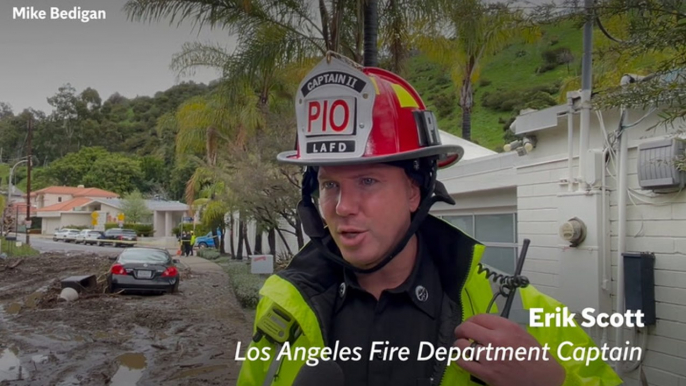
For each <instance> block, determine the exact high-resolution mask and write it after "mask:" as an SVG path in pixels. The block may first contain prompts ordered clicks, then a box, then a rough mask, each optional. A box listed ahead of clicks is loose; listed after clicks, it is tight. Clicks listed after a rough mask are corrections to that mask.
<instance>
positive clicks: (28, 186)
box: [17, 116, 33, 245]
mask: <svg viewBox="0 0 686 386" xmlns="http://www.w3.org/2000/svg"><path fill="white" fill-rule="evenodd" d="M32 134H33V116H29V135H28V140H27V145H28V146H27V148H28V149H27V152H28V154H27V160H28V161H27V169H28V170H27V173H26V223H27V224H30V223H31V164H32V163H33V160H32V155H31V137H32ZM18 221H19V218H17V225H19V223H18ZM29 236H30V235H29V226H26V245H31V242H30V240H29Z"/></svg>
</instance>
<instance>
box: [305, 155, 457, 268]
mask: <svg viewBox="0 0 686 386" xmlns="http://www.w3.org/2000/svg"><path fill="white" fill-rule="evenodd" d="M436 174H437V173H436V168H435V167H433V168H432V172H431V173H430V180H429V181H428V188H429V189H428V193H427V194H426V195H424V197H423V198H422V201H421V202H420V204H419V207H418V208H417V210H416V211H415V212H414V213H413V214H412V221H411V222H410V226H409V228H408V229H407V231H406V232H405V235H404V236H403V238H402V239H401V240H400V242H399V243H398V244H397V245H396V246H395V248H393V250H392V251H391V253H390V254H388V255H387V256H386V257H385V258H384V259H383V260H381V262H379V263H378V264H376V265H375V266H373V267H371V268H367V269H363V268H359V267H356V266H354V265H352V264H350V263H348V262H347V261H346V260H345V259H343V257H341V256H339V255H337V254H335V253H333V252H331V250H330V249H329V248H327V246H326V245H325V244H324V242H323V239H324V238H325V237H326V236H327V235H329V232H328V231H327V230H326V229H325V227H324V222H323V221H322V218H321V216H320V215H319V212H318V211H317V208H316V206H315V205H314V202H313V201H312V196H311V192H313V189H316V185H315V184H316V179H317V177H316V175H315V172H314V170H312V169H311V168H308V169H307V170H306V171H305V175H304V176H303V188H302V200H301V201H300V202H299V203H298V214H299V215H300V220H301V222H302V224H303V230H304V231H305V234H307V236H308V237H309V238H310V239H311V241H312V243H313V244H314V245H315V246H316V247H317V248H318V249H319V250H320V252H322V253H323V254H324V256H325V257H326V258H328V259H329V260H331V261H333V262H335V263H336V264H338V265H341V266H342V267H344V268H347V269H350V270H351V271H353V272H356V273H373V272H376V271H378V270H380V269H382V268H383V267H385V266H386V264H388V263H390V262H391V260H393V259H394V258H395V257H396V256H397V255H398V254H400V252H402V251H403V249H405V246H407V243H408V242H409V241H410V239H411V238H412V236H413V235H414V234H415V233H416V232H417V230H418V229H419V227H420V226H421V224H422V222H424V219H425V218H426V216H427V215H428V214H429V210H430V209H431V207H432V206H433V204H435V203H437V202H439V201H443V202H445V203H447V204H450V205H454V204H455V201H454V200H453V198H452V197H450V195H449V194H448V191H447V190H446V188H445V186H444V185H443V183H441V182H440V181H436ZM313 186H314V188H313Z"/></svg>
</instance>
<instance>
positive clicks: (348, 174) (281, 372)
mask: <svg viewBox="0 0 686 386" xmlns="http://www.w3.org/2000/svg"><path fill="white" fill-rule="evenodd" d="M295 107H296V116H297V146H296V150H294V151H288V152H284V153H281V154H279V155H278V156H277V159H278V161H280V162H282V163H285V164H293V165H300V166H302V167H303V168H304V174H303V182H302V188H301V189H302V191H301V193H302V200H301V202H300V203H299V205H298V211H299V215H300V218H301V220H302V224H303V228H304V230H305V232H306V233H307V234H308V236H309V237H310V240H311V241H310V242H309V243H308V244H307V245H306V246H305V247H304V248H303V249H302V250H301V251H300V252H298V254H297V255H296V256H295V257H294V258H293V260H292V262H291V264H290V265H289V266H288V268H286V269H285V270H283V271H280V272H278V273H277V274H275V275H272V276H271V277H270V278H269V279H268V280H267V281H266V282H265V284H264V286H263V287H262V289H261V291H260V294H261V295H262V298H261V300H260V302H259V304H258V307H257V312H256V318H255V327H254V337H253V340H252V342H251V343H250V348H249V350H245V349H244V350H245V351H253V352H255V351H257V352H263V353H265V352H266V353H269V352H271V353H272V355H265V356H260V357H259V358H253V359H252V360H251V359H246V360H245V361H244V363H243V364H242V368H241V372H240V375H239V379H238V385H240V386H251V385H291V384H292V383H293V381H294V379H295V377H296V376H297V374H298V372H299V371H300V370H301V368H302V366H303V364H304V363H305V359H304V358H283V357H282V358H281V359H280V360H279V362H275V361H277V353H276V350H277V349H278V348H283V347H284V346H285V344H286V343H287V344H288V345H289V347H290V346H292V347H304V348H306V349H308V350H309V349H312V348H324V347H329V348H332V349H339V350H340V348H341V347H347V348H349V349H352V350H354V349H357V348H359V349H360V350H361V351H360V352H359V353H358V354H359V355H358V356H357V358H355V357H353V358H352V359H350V358H348V360H346V359H344V358H342V357H340V356H339V357H338V359H337V360H336V362H337V364H338V365H339V366H340V368H341V369H342V370H343V373H344V376H345V384H346V385H350V386H351V385H370V386H371V385H394V386H397V385H408V386H410V385H411V386H415V385H476V384H479V383H481V384H483V383H486V384H489V385H494V386H495V385H507V386H517V385H532V386H533V385H541V386H543V385H545V386H560V385H565V386H570V385H582V384H583V385H591V384H593V385H617V384H620V383H621V380H620V379H619V377H618V376H617V375H616V374H615V373H614V372H613V371H612V369H611V368H610V367H609V366H608V365H607V364H606V363H604V362H603V361H601V360H596V361H593V362H591V363H590V364H589V365H588V366H586V364H585V363H584V362H582V361H572V360H570V361H560V360H557V359H555V356H554V355H551V356H550V357H549V358H548V359H549V360H547V361H546V360H532V361H484V360H482V361H479V362H476V361H466V360H458V361H456V362H454V363H451V364H448V363H446V361H442V360H438V359H437V360H425V361H420V360H417V358H418V356H417V355H418V354H419V353H418V352H417V351H418V350H419V347H420V346H421V344H422V342H423V343H424V344H425V345H429V344H430V345H431V346H432V347H444V348H446V349H448V348H451V347H459V348H461V349H465V348H467V347H472V348H473V347H478V346H487V345H490V346H497V347H515V348H516V347H525V348H536V347H539V348H540V347H542V346H544V345H547V346H548V347H550V352H552V353H555V350H556V349H557V347H558V346H560V344H561V343H563V342H572V343H573V344H574V346H575V347H580V346H583V347H586V346H593V345H594V343H593V341H592V340H591V339H590V337H588V336H587V335H586V334H585V333H584V332H583V330H581V329H580V328H578V327H576V328H565V329H562V328H555V327H550V328H531V327H529V326H527V324H526V321H524V320H516V318H513V319H505V318H503V317H500V316H498V315H497V314H495V313H494V312H493V310H490V313H488V312H487V311H489V310H487V308H488V306H489V303H491V300H492V298H493V295H494V292H493V291H494V288H496V287H497V284H498V283H494V281H493V280H489V278H487V275H488V274H489V273H492V272H494V271H492V270H488V269H486V268H485V266H484V265H483V264H482V263H480V259H481V256H482V254H483V252H484V249H485V247H484V246H483V245H482V244H481V243H479V242H478V241H476V240H474V239H472V238H471V237H469V236H467V235H465V234H464V233H462V232H461V231H460V230H458V229H457V228H455V227H453V226H452V225H450V224H449V223H447V222H444V221H442V220H440V219H438V218H436V217H434V216H432V215H429V214H428V212H429V209H430V208H431V206H432V205H433V204H434V203H436V202H444V203H447V204H454V201H453V199H452V198H451V196H450V195H449V194H448V193H447V191H446V189H445V187H444V186H443V185H442V183H441V182H440V181H437V179H436V175H437V171H438V169H439V168H441V167H447V166H450V165H452V164H454V163H455V162H458V161H459V160H460V158H461V157H462V156H463V149H462V148H461V147H460V146H457V145H447V144H442V143H441V140H440V137H439V131H438V128H437V125H436V118H435V116H434V115H433V114H432V113H431V112H430V111H428V110H427V109H426V107H425V105H424V103H423V101H422V100H421V98H420V97H419V95H418V94H417V92H416V91H415V90H414V89H413V88H412V86H410V85H409V84H408V83H407V82H406V81H405V80H403V79H402V78H400V77H398V76H397V75H395V74H393V73H390V72H387V71H385V70H382V69H378V68H368V67H366V68H364V67H361V66H359V65H356V64H355V63H352V62H350V61H349V60H345V59H344V58H342V59H339V58H338V57H336V56H335V55H331V54H329V55H327V57H326V58H325V59H323V60H322V61H321V62H320V64H319V65H318V66H316V67H315V68H314V69H313V70H312V71H311V72H310V73H309V74H308V75H307V76H306V77H305V79H304V80H303V81H302V82H301V84H300V86H299V88H298V93H297V96H296V98H295ZM497 277H498V276H496V277H493V275H491V277H490V279H495V278H497ZM517 294H518V297H517V300H516V301H515V303H517V304H516V305H514V306H513V310H514V309H515V308H517V307H519V311H526V309H527V308H531V307H541V308H543V309H545V310H554V309H555V307H558V306H562V305H561V304H560V303H559V302H557V301H555V300H554V299H552V298H549V297H547V296H545V295H543V294H542V293H540V292H538V291H537V290H536V289H535V288H534V287H533V286H531V285H529V286H526V287H524V288H519V289H518V291H517ZM524 304H526V305H527V307H524ZM515 314H516V315H519V316H521V315H524V313H522V312H519V313H517V312H514V313H513V315H515ZM274 318H283V320H282V322H281V323H279V324H278V325H279V326H291V323H292V325H293V326H294V328H291V327H288V328H286V329H285V330H282V331H280V332H275V331H279V328H280V327H279V328H276V330H275V329H273V328H268V326H272V327H273V326H275V324H273V323H272V322H273V320H274ZM375 342H376V343H378V342H382V345H385V346H388V347H408V348H409V349H410V350H411V354H410V355H409V356H408V357H409V360H405V361H398V360H397V359H396V360H388V358H387V356H386V354H387V352H379V351H377V350H374V347H372V346H373V345H374V344H375ZM377 348H378V347H377ZM270 349H271V350H270ZM353 356H354V353H353ZM355 359H357V360H355ZM333 383H335V382H333Z"/></svg>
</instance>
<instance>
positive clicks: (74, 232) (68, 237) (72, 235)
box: [64, 229, 81, 243]
mask: <svg viewBox="0 0 686 386" xmlns="http://www.w3.org/2000/svg"><path fill="white" fill-rule="evenodd" d="M79 233H81V231H80V230H78V229H70V230H68V231H67V233H65V234H64V242H65V243H69V242H76V236H78V235H79Z"/></svg>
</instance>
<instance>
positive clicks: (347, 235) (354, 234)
mask: <svg viewBox="0 0 686 386" xmlns="http://www.w3.org/2000/svg"><path fill="white" fill-rule="evenodd" d="M360 233H362V232H341V236H343V238H345V239H354V238H355V237H357V235H359V234H360Z"/></svg>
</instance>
